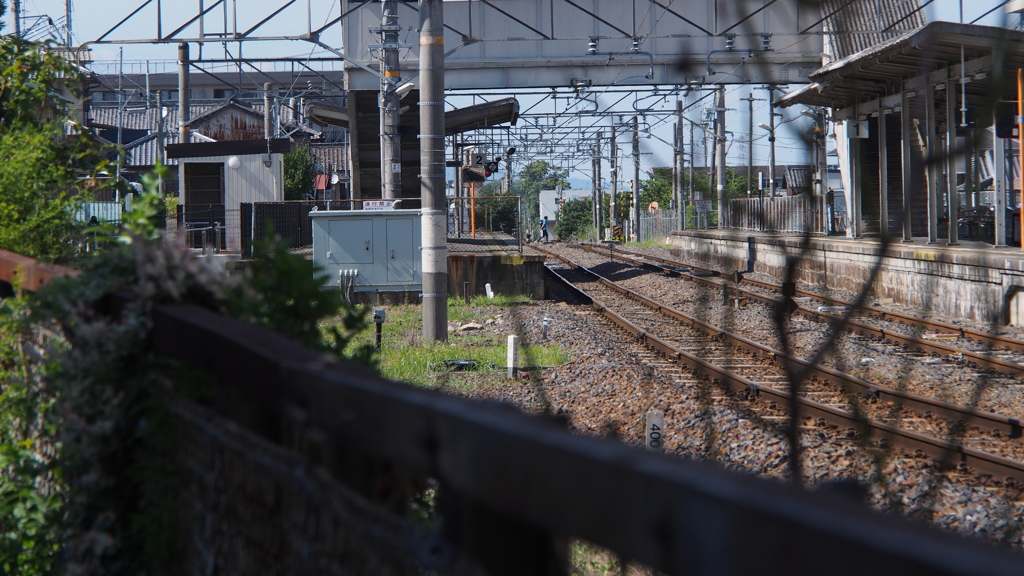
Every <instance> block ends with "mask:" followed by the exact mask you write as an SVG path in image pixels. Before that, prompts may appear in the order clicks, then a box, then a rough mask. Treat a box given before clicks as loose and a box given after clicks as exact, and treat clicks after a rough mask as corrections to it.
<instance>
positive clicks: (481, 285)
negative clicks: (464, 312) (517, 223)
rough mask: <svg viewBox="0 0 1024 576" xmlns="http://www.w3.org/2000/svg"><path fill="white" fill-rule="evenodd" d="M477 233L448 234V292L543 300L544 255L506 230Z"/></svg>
mask: <svg viewBox="0 0 1024 576" xmlns="http://www.w3.org/2000/svg"><path fill="white" fill-rule="evenodd" d="M475 236H476V237H475V238H474V237H471V236H470V235H469V234H466V235H464V236H462V237H459V236H449V237H448V294H449V296H456V297H473V296H477V295H480V294H485V293H486V285H487V284H490V285H491V290H492V291H493V292H494V293H496V294H508V295H522V296H528V297H530V298H532V299H537V300H542V299H544V298H545V297H546V294H545V288H544V256H543V255H542V254H540V253H539V252H537V251H535V250H532V249H531V248H530V246H529V244H526V243H521V242H519V240H518V239H517V238H515V237H513V236H511V235H509V234H506V233H504V232H490V231H481V230H478V231H477V232H476V235H475Z"/></svg>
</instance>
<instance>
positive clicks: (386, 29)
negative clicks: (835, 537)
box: [380, 0, 402, 199]
mask: <svg viewBox="0 0 1024 576" xmlns="http://www.w3.org/2000/svg"><path fill="white" fill-rule="evenodd" d="M383 7H384V8H383V12H384V15H383V19H382V20H381V26H380V40H381V46H382V48H381V61H380V72H381V76H383V78H381V81H380V174H381V179H380V180H381V198H384V199H395V198H398V197H400V196H401V191H402V137H401V136H400V135H399V133H398V124H399V116H400V115H401V102H400V98H399V97H398V93H397V92H396V91H395V90H396V88H398V81H399V79H400V76H401V70H400V65H399V63H398V30H399V28H398V6H397V2H396V0H384V3H383Z"/></svg>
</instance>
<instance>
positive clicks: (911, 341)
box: [590, 245, 1024, 378]
mask: <svg viewBox="0 0 1024 576" xmlns="http://www.w3.org/2000/svg"><path fill="white" fill-rule="evenodd" d="M590 246H595V247H596V245H590ZM600 248H604V247H603V246H601V247H600ZM609 252H612V253H614V252H617V253H618V254H620V255H622V254H625V255H626V257H624V258H623V259H624V260H627V261H634V262H633V263H634V264H636V265H639V266H645V265H646V266H648V267H651V268H654V269H658V270H662V271H665V272H668V273H671V274H680V273H681V272H682V271H686V270H694V271H698V272H706V273H709V274H716V275H717V274H718V272H717V271H715V270H711V269H708V268H701V267H698V266H690V265H688V264H683V263H681V262H674V261H672V260H668V259H666V258H659V257H657V256H648V255H646V254H640V253H638V252H630V251H628V250H622V249H617V250H614V251H612V250H609ZM612 257H613V258H614V256H612ZM637 260H642V261H639V262H637ZM686 277H687V278H692V279H695V280H699V281H702V282H705V283H707V284H710V285H714V286H719V287H720V286H722V285H723V283H721V282H717V281H714V280H711V279H709V278H703V277H699V276H691V275H688V276H686ZM742 282H746V283H749V284H753V285H755V286H758V287H760V288H764V289H766V290H774V291H776V292H781V291H782V287H781V286H778V285H775V284H771V283H769V282H763V281H760V280H751V279H749V278H742V280H741V283H742ZM733 289H735V290H737V291H738V292H740V293H741V294H742V295H743V296H746V297H748V298H752V299H755V300H758V301H761V302H764V303H766V304H771V305H776V304H778V300H775V299H773V298H769V297H766V296H764V295H762V294H757V293H756V292H751V291H749V290H744V289H743V288H741V287H739V286H738V285H737V286H736V287H735V288H733ZM794 295H796V296H799V297H803V298H812V299H815V300H819V301H821V302H824V303H826V304H827V305H829V306H846V307H851V308H852V307H853V304H852V303H850V302H846V301H844V300H839V299H836V298H831V297H829V296H822V295H820V294H816V293H814V292H810V291H807V290H800V289H796V290H795V291H794ZM860 310H861V311H862V312H864V313H865V314H868V315H871V316H876V317H879V318H881V319H883V320H892V321H897V322H903V323H905V324H909V325H912V326H917V327H920V328H925V329H930V330H936V331H939V332H942V333H944V334H957V336H958V337H960V338H967V339H970V340H975V341H978V342H981V343H982V344H988V345H989V346H992V347H998V348H1003V349H1006V348H1009V349H1010V350H1014V351H1017V352H1024V341H1021V340H1016V339H1014V338H1010V337H1008V336H1000V335H998V334H988V333H985V332H982V331H980V330H974V329H971V328H964V327H962V326H956V325H953V324H946V323H944V322H939V321H936V320H928V319H925V318H919V317H917V316H914V315H911V314H906V313H902V312H892V311H889V310H882V309H880V308H874V307H871V306H861V307H860ZM798 311H799V312H800V313H801V314H803V315H806V316H808V317H811V318H817V319H828V320H831V319H834V318H835V317H834V316H833V315H831V314H826V313H822V312H818V311H816V310H808V309H806V308H800V309H799V310H798ZM847 325H848V327H849V328H850V329H852V330H856V331H860V332H865V333H868V334H871V335H873V336H876V337H878V338H882V339H889V340H894V341H897V342H899V343H901V344H905V345H907V346H914V347H917V348H920V349H921V350H922V351H925V352H934V353H936V354H940V355H943V356H946V355H949V354H963V355H964V357H965V358H968V359H970V361H971V362H973V363H974V364H976V365H977V366H978V367H980V368H991V369H992V370H995V371H997V372H1002V373H1004V374H1008V375H1012V376H1015V377H1018V378H1020V377H1024V366H1022V365H1020V364H1017V363H1014V362H1008V361H1006V360H1001V359H999V358H993V357H991V356H987V355H985V354H983V353H979V352H974V351H971V350H963V349H962V348H957V347H955V346H949V345H946V344H942V343H940V342H932V341H928V340H922V339H920V338H916V337H914V336H908V335H906V334H901V333H899V332H892V331H889V330H886V329H884V328H878V327H876V326H871V325H869V324H864V323H863V322H858V321H856V320H853V319H850V320H848V321H847Z"/></svg>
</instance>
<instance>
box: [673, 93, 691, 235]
mask: <svg viewBox="0 0 1024 576" xmlns="http://www.w3.org/2000/svg"><path fill="white" fill-rule="evenodd" d="M672 136H673V138H672V141H673V142H674V145H673V146H672V151H673V152H674V153H675V164H674V167H675V170H674V172H675V178H673V179H672V195H673V197H674V198H675V201H676V210H677V211H678V214H679V229H680V230H685V229H686V209H685V208H684V207H683V145H684V144H683V101H682V100H680V99H679V98H678V97H677V98H676V123H675V126H674V127H673V130H672ZM691 161H692V159H691Z"/></svg>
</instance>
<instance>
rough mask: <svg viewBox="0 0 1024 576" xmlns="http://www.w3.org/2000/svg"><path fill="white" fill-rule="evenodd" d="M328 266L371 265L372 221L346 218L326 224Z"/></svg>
mask: <svg viewBox="0 0 1024 576" xmlns="http://www.w3.org/2000/svg"><path fill="white" fill-rule="evenodd" d="M327 253H328V255H329V256H328V257H327V263H328V264H372V263H373V220H370V219H369V218H359V219H355V218H346V219H344V220H342V219H339V220H331V221H329V222H328V223H327Z"/></svg>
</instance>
